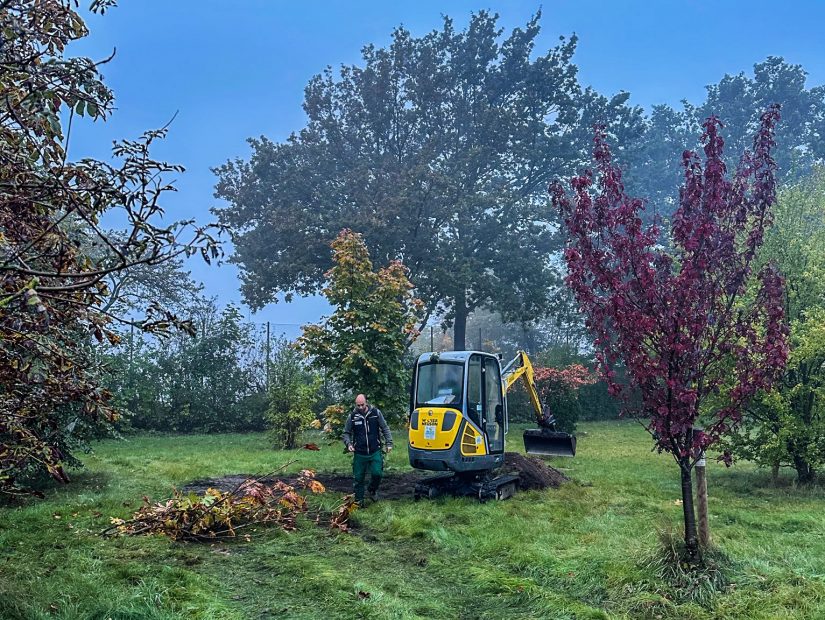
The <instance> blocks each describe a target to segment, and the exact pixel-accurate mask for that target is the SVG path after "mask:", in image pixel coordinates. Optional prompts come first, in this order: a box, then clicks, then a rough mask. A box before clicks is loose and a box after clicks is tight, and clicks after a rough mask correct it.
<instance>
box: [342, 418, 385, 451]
mask: <svg viewBox="0 0 825 620" xmlns="http://www.w3.org/2000/svg"><path fill="white" fill-rule="evenodd" d="M379 433H380V435H383V442H384V443H383V444H382V441H381V437H380V435H379ZM343 439H344V445H346V446H347V448H349V447H350V446H351V445H352V446H354V447H355V453H356V454H375V453H376V452H377V451H378V450H380V449H381V446H382V445H384V444H385V445H386V446H387V447H388V448H392V433H391V432H390V427H389V426H388V425H387V421H386V420H384V415H383V414H382V413H381V410H380V409H378V408H377V407H373V406H370V407H369V409H367V411H366V412H364V413H362V412H361V411H359V410H358V409H357V408H356V409H353V410H352V411H351V412H350V414H349V416H347V421H346V424H344V434H343Z"/></svg>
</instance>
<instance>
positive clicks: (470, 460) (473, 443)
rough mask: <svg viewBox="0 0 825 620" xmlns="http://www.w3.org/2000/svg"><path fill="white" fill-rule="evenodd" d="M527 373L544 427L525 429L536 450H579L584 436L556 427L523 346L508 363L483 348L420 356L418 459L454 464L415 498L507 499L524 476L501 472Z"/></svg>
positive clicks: (438, 466) (422, 464)
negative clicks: (511, 414) (513, 391)
mask: <svg viewBox="0 0 825 620" xmlns="http://www.w3.org/2000/svg"><path fill="white" fill-rule="evenodd" d="M519 379H523V381H524V384H525V386H526V388H527V392H528V394H529V395H530V402H531V404H532V406H533V410H534V412H535V417H536V421H537V423H538V426H539V428H537V429H529V430H526V431H524V448H525V451H526V452H527V453H528V454H537V455H542V456H570V457H572V456H575V454H576V438H575V436H573V435H570V434H568V433H563V432H560V431H558V430H557V429H556V422H555V418H554V417H553V415H552V414H551V413H550V411H549V410H548V409H547V407H544V406H542V404H541V399H540V398H539V395H538V392H537V391H536V385H535V380H534V376H533V366H532V364H531V363H530V359H529V358H528V357H527V354H526V353H524V352H523V351H519V353H518V354H517V355H516V357H515V358H513V360H511V361H510V362H509V363H508V364H507V365H505V366H504V368H502V366H501V358H500V356H497V355H493V354H491V353H483V352H481V351H450V352H444V353H424V354H422V355H421V356H419V358H418V360H417V361H416V364H415V372H414V374H413V382H412V388H411V393H410V430H409V456H410V465H412V466H413V467H415V468H416V469H424V470H429V471H438V472H446V473H441V474H438V475H436V476H432V477H428V478H425V479H423V480H422V481H421V482H419V483H418V484H416V486H415V499H420V498H422V497H428V498H432V497H437V496H439V495H444V494H450V495H468V496H475V497H478V498H479V499H480V500H488V499H506V498H508V497H510V496H512V495H513V493H515V492H516V489H517V488H518V476H517V475H511V474H499V475H496V470H498V469H500V468H501V467H502V466H503V465H504V446H505V436H506V435H507V432H508V430H509V429H508V426H509V421H508V411H507V393H508V391H509V390H510V388H511V387H512V386H513V384H515V382H516V381H518V380H519Z"/></svg>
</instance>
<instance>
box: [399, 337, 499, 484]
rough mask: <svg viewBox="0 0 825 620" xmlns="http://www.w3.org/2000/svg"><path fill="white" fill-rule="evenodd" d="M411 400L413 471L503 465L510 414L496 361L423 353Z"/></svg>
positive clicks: (479, 356)
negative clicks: (414, 469)
mask: <svg viewBox="0 0 825 620" xmlns="http://www.w3.org/2000/svg"><path fill="white" fill-rule="evenodd" d="M410 396H411V403H410V404H411V407H410V430H409V456H410V464H411V465H412V466H413V467H416V468H418V469H427V470H431V471H451V472H456V473H464V472H487V471H491V470H493V469H496V468H498V467H501V465H503V464H504V435H505V434H506V432H507V409H506V401H505V396H504V384H503V381H502V378H501V366H500V364H499V360H498V358H497V357H496V356H494V355H491V354H489V353H481V352H478V351H450V352H446V353H424V354H423V355H421V356H420V357H419V358H418V361H417V363H416V365H415V374H414V376H413V384H412V393H411V395H410Z"/></svg>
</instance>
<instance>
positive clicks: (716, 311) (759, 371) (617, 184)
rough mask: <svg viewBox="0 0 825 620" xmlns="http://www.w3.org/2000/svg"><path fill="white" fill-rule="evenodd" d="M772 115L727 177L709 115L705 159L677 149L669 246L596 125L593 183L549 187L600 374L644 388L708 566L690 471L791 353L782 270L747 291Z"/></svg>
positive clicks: (764, 202) (766, 193)
mask: <svg viewBox="0 0 825 620" xmlns="http://www.w3.org/2000/svg"><path fill="white" fill-rule="evenodd" d="M778 120H779V109H778V106H773V107H771V108H770V109H769V110H768V111H767V112H765V113H764V114H763V115H762V117H761V125H760V128H759V131H758V132H757V134H756V136H755V138H754V145H753V151H752V152H748V151H746V152H745V153H744V155H743V157H742V160H741V163H740V165H739V166H738V168H737V170H736V172H735V174H734V175H733V178H732V179H730V180H729V179H728V178H727V176H726V168H725V164H724V161H723V158H722V153H723V144H724V142H723V140H722V137H721V136H720V135H719V128H720V126H721V123H720V121H719V120H718V119H716V118H715V117H710V118H708V119H707V121H706V122H705V124H704V133H703V135H702V142H703V144H704V152H705V161H704V165H702V162H701V161H700V158H699V157H698V156H697V154H695V153H693V152H691V151H686V152H685V153H684V155H683V165H684V169H685V180H684V184H683V186H682V188H681V190H680V196H679V201H680V202H679V208H678V209H677V211H676V213H675V214H674V216H673V224H672V228H671V235H670V243H669V244H668V245H664V246H663V245H661V244H660V243H659V230H658V228H657V227H656V226H651V227H648V228H643V226H642V220H641V217H640V212H641V211H642V209H643V204H642V202H641V201H640V200H638V199H635V198H630V197H629V196H627V195H626V193H625V191H624V186H623V184H622V177H621V172H620V171H619V169H618V168H617V167H616V166H615V165H614V164H613V163H612V161H611V154H610V150H609V148H608V146H607V144H606V143H605V137H604V133H603V132H602V131H597V134H596V138H595V149H594V158H595V161H596V169H597V175H596V177H595V178H594V175H593V174H592V173H591V172H590V171H587V172H586V173H584V174H583V175H581V176H578V177H575V178H573V179H572V188H573V196H572V197H568V196H567V195H566V194H565V191H564V189H563V188H562V186H561V184H559V183H554V184H552V185H551V187H550V193H551V196H552V200H553V204H554V206H555V207H556V208H558V209H560V210H561V213H562V215H563V217H564V224H565V227H566V230H567V234H568V243H567V247H566V249H565V253H564V257H565V261H566V263H567V268H568V275H567V282H568V285H569V286H570V287H571V288H572V290H573V292H574V294H575V296H576V299H577V301H578V303H579V305H580V307H581V309H582V311H583V312H584V314H585V316H586V321H587V326H588V328H589V329H590V330H591V332H592V333H593V335H594V337H595V345H596V348H597V360H598V362H599V368H600V371H601V373H602V375H603V377H604V378H605V380H606V381H607V382H608V384H609V387H610V390H611V393H613V394H619V393H621V392H622V390H623V386H622V385H621V384H619V383H617V382H616V381H615V376H616V375H615V368H616V366H617V365H618V364H622V365H624V367H625V369H626V374H627V378H628V380H629V384H630V387H632V388H634V389H637V390H638V391H639V392H640V395H641V401H642V405H641V407H642V409H641V411H637V412H634V413H635V414H637V415H638V416H639V417H640V418H643V419H644V420H645V428H646V429H647V430H648V432H650V434H651V435H652V436H653V439H654V441H655V445H656V448H657V450H659V451H660V452H662V451H665V452H669V453H670V454H672V455H673V457H674V459H675V460H676V463H677V464H678V465H679V469H680V473H681V483H682V502H683V503H682V506H683V511H684V521H685V546H686V551H687V558H686V559H687V560H688V561H689V562H690V563H691V564H696V563H699V562H701V553H700V549H699V543H698V540H697V532H696V519H695V514H694V509H693V495H692V478H691V473H692V470H693V467H694V465H695V463H696V461H697V459H698V458H699V457H700V455H701V454H702V452H703V451H704V450H706V449H707V448H709V447H710V446H712V445H714V444H715V443H716V442H717V441H718V440H719V439H720V438H721V437H722V436H724V435H725V434H726V433H728V432H729V431H730V429H731V428H732V427H734V426H735V425H736V424H737V423H738V422H739V420H740V418H741V410H742V407H743V406H744V404H745V403H746V402H747V401H748V400H749V399H750V398H751V397H752V396H753V395H754V393H755V392H756V391H757V390H758V389H760V388H761V389H768V388H770V386H771V384H772V383H773V382H774V380H775V379H776V377H777V376H778V374H779V373H780V372H781V370H782V368H783V367H784V366H785V362H786V360H787V357H788V346H787V329H786V326H785V324H784V322H783V305H782V292H783V281H782V278H781V277H780V276H779V274H778V273H776V271H775V270H774V269H773V267H772V266H771V265H767V266H765V267H764V268H763V269H762V270H761V271H760V272H759V274H758V280H759V285H758V287H755V288H756V293H755V294H754V295H751V294H749V290H750V289H749V288H748V284H749V281H750V280H751V277H752V275H753V274H752V270H753V265H754V259H755V256H756V252H757V250H758V248H759V247H760V246H761V245H762V242H763V237H764V234H765V230H766V228H767V227H768V226H770V223H771V206H772V205H773V203H774V202H775V197H776V183H775V180H774V175H775V168H776V166H775V164H774V161H773V159H772V158H771V150H772V148H773V146H774V130H775V125H776V123H777V121H778ZM594 185H595V189H596V192H595V196H594V195H591V189H593V188H594ZM731 360H733V362H731ZM731 371H732V372H733V375H734V376H733V386H732V388H731V390H730V393H729V399H728V401H727V403H726V404H725V405H724V406H721V407H719V408H717V409H716V410H714V411H712V412H710V413H709V414H708V415H703V418H702V424H703V426H704V428H703V430H701V431H699V430H695V428H694V427H695V426H696V422H697V419H698V418H699V416H700V412H702V411H703V409H702V407H703V404H705V403H706V400H707V399H708V397H709V396H711V395H713V394H715V393H717V392H718V390H719V388H720V387H721V386H722V385H723V382H725V380H726V379H727V380H729V376H728V375H730V373H731ZM723 458H724V459H725V460H726V462H729V461H730V457H729V455H727V454H725V455H723Z"/></svg>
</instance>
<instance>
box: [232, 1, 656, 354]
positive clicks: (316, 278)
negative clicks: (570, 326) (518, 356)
mask: <svg viewBox="0 0 825 620" xmlns="http://www.w3.org/2000/svg"><path fill="white" fill-rule="evenodd" d="M539 17H540V16H539V15H536V16H535V17H534V18H533V19H531V20H530V21H529V22H528V23H527V24H526V25H525V26H524V27H523V28H516V29H514V30H513V31H512V32H511V33H510V34H509V35H508V36H506V37H503V34H504V33H503V31H502V29H500V28H499V27H498V25H497V16H495V15H491V14H489V13H487V12H484V11H481V12H479V13H477V14H475V15H473V16H472V18H471V19H470V23H469V25H468V26H467V28H466V30H464V31H457V30H456V29H455V27H454V24H453V21H452V20H451V19H450V18H446V17H445V18H444V23H443V26H442V27H441V28H440V29H438V30H434V31H432V32H430V33H428V34H426V35H424V36H421V37H414V36H412V35H411V34H410V32H409V31H407V30H406V29H404V28H398V29H396V30H395V32H394V33H393V35H392V42H391V43H390V45H389V46H388V47H386V48H377V47H375V46H372V45H368V46H366V47H365V48H364V49H363V64H362V65H361V66H344V67H342V68H341V70H340V72H339V73H338V74H337V75H336V74H335V73H334V72H333V71H332V70H331V69H327V70H326V71H325V72H324V73H323V74H321V75H317V76H316V77H314V78H313V79H312V80H311V81H310V83H309V85H308V86H307V88H306V93H305V99H304V110H305V111H306V114H307V117H308V121H307V125H306V127H305V128H304V129H302V130H301V131H300V132H298V133H297V134H294V135H292V136H291V137H290V138H289V139H288V140H287V141H286V142H283V143H275V142H273V141H271V140H269V139H267V138H260V139H256V140H250V144H251V146H252V155H251V157H250V159H249V160H248V161H242V160H236V161H231V162H228V163H226V164H225V165H223V166H221V167H220V168H218V169H217V170H216V173H217V175H218V176H219V181H218V184H217V188H216V196H217V197H219V198H223V199H225V200H227V201H228V203H229V204H228V206H226V207H224V208H221V209H218V210H217V211H216V212H217V214H218V216H219V218H220V220H221V222H222V223H224V224H226V225H228V226H229V227H230V228H231V230H232V231H233V232H232V234H233V242H234V245H235V255H234V257H233V259H232V260H233V261H234V262H235V263H237V264H238V265H239V266H240V268H241V274H242V275H241V277H242V281H243V285H242V291H243V294H244V297H245V299H246V300H247V301H248V302H249V303H250V304H251V305H252V306H253V307H261V306H263V305H265V304H266V303H269V302H272V301H274V300H276V299H277V295H278V294H279V293H284V294H285V295H286V297H287V299H289V298H290V296H291V295H292V294H295V293H297V294H311V293H315V292H317V291H318V290H319V289H320V287H321V286H322V284H323V273H324V272H325V271H326V269H328V268H329V266H330V259H329V253H328V250H327V248H328V244H329V242H330V241H331V240H332V239H333V238H334V237H335V235H337V234H338V231H339V230H340V229H341V228H344V227H348V228H351V229H353V230H356V231H358V232H360V233H362V234H363V235H364V239H365V241H366V243H367V245H368V246H369V247H370V249H371V252H372V254H373V256H374V257H375V258H376V259H378V260H382V261H384V260H393V259H401V260H403V261H404V264H405V266H406V267H407V268H408V269H409V270H410V278H411V280H412V282H413V284H414V285H415V287H416V293H417V295H418V296H419V297H420V298H421V299H422V300H423V301H424V302H425V305H426V310H427V312H426V315H425V316H426V317H429V316H430V315H431V314H432V313H434V312H441V313H443V314H444V316H445V317H446V319H447V321H448V322H453V323H454V326H455V337H454V346H455V347H456V348H457V349H462V348H464V346H465V326H466V318H467V315H468V314H469V313H470V312H472V310H474V309H476V308H481V307H489V308H491V309H494V310H497V311H499V312H501V313H502V314H503V315H504V316H505V317H506V318H508V319H511V318H527V319H530V318H534V317H535V316H537V315H539V314H541V313H543V312H545V311H546V308H547V302H548V298H549V296H550V295H551V294H552V286H551V285H552V283H553V282H554V280H555V278H556V274H555V272H554V270H553V268H552V266H551V264H550V262H549V260H548V258H547V257H548V256H549V254H550V253H551V251H552V250H553V249H554V248H555V247H556V241H555V239H554V234H553V226H552V223H553V222H552V219H553V215H552V212H551V211H550V210H549V209H546V208H544V207H545V205H546V195H545V194H544V191H543V190H544V188H545V187H546V185H547V183H548V182H549V180H550V179H552V178H554V177H556V176H558V175H560V174H569V173H572V172H573V171H574V170H575V166H576V165H577V164H578V163H581V162H582V161H584V160H585V158H586V153H587V152H588V150H589V144H590V141H591V133H590V129H589V128H590V127H591V125H592V123H593V122H596V121H599V122H605V123H607V124H608V125H609V127H610V131H612V132H614V133H616V134H617V135H619V134H620V135H621V136H625V135H626V134H627V135H629V134H632V133H633V132H634V131H636V130H637V129H638V128H639V126H640V123H641V116H640V114H641V113H640V111H639V110H637V109H630V108H628V107H627V106H626V100H627V94H626V93H622V94H619V95H616V96H615V97H612V98H607V97H603V96H601V95H598V94H597V93H595V92H594V91H592V90H589V89H587V90H583V89H581V88H580V87H579V85H578V82H577V80H576V67H575V65H573V64H572V63H571V57H572V55H573V52H574V50H575V46H576V38H575V36H574V37H571V38H569V39H564V38H562V40H561V41H560V43H559V45H558V46H556V47H554V48H552V49H549V50H547V51H546V52H543V53H540V54H537V53H536V49H535V41H536V37H537V35H538V34H539ZM622 139H623V138H622Z"/></svg>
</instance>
